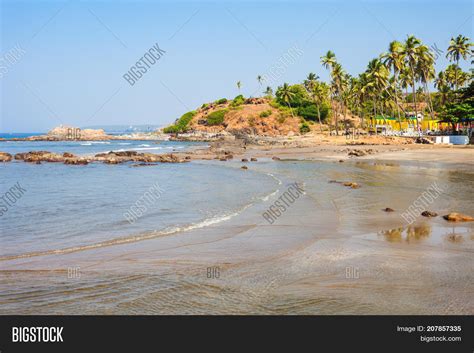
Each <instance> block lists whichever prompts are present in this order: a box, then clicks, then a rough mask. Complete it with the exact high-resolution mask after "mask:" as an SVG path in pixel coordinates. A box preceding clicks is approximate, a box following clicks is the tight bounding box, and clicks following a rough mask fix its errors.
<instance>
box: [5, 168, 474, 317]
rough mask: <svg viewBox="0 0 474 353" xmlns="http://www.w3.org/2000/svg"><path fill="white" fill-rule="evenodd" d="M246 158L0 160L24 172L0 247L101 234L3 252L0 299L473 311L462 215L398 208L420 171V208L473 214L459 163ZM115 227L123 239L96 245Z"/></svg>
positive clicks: (163, 310) (76, 310)
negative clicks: (423, 202)
mask: <svg viewBox="0 0 474 353" xmlns="http://www.w3.org/2000/svg"><path fill="white" fill-rule="evenodd" d="M247 165H248V166H249V170H246V171H243V170H241V169H240V166H241V163H240V162H237V161H232V162H225V163H222V162H214V161H210V162H192V163H187V164H179V165H161V166H154V167H144V168H131V167H130V166H128V165H121V166H105V165H89V166H86V167H78V168H74V167H72V166H63V165H56V164H50V165H49V164H43V165H40V166H36V165H27V164H19V163H18V164H16V165H15V164H10V165H5V166H1V167H0V173H3V174H2V183H4V178H3V176H8V177H7V179H8V181H9V183H12V182H14V181H15V180H16V179H18V176H22V177H23V178H22V179H21V180H25V185H28V186H29V189H28V187H27V189H28V193H27V194H25V196H24V198H22V199H21V200H19V202H18V205H15V212H17V213H16V216H13V215H14V212H11V213H10V214H9V215H8V217H9V218H4V219H0V222H4V223H3V224H2V234H1V241H2V245H4V247H3V246H2V255H3V256H10V255H18V254H22V253H28V252H32V251H33V252H34V251H47V250H48V249H67V248H68V247H71V246H77V245H80V246H82V247H85V248H86V249H88V248H87V245H88V244H97V243H99V244H101V242H102V244H101V245H100V246H98V247H94V248H90V249H89V250H82V251H75V252H71V253H69V252H67V251H66V252H60V253H57V254H54V255H47V256H33V257H27V258H18V259H15V260H3V261H0V268H2V271H1V274H0V283H1V286H0V288H2V289H0V310H2V311H3V312H5V313H42V314H48V313H53V314H60V313H72V314H94V313H97V314H191V313H192V314H205V313H214V314H224V313H227V314H252V313H253V314H357V313H358V314H473V313H474V303H473V299H472V298H473V297H474V295H473V293H474V287H473V284H472V283H474V280H473V279H474V278H473V271H472V269H473V264H474V263H473V257H472V255H473V251H474V247H473V240H474V237H473V225H472V223H463V224H456V225H453V224H451V223H448V222H446V221H444V220H443V219H442V218H441V217H437V218H434V219H426V218H424V217H418V218H417V219H416V221H415V222H414V223H413V224H407V222H406V221H405V220H404V219H403V218H402V217H401V214H402V213H403V212H404V211H405V210H406V209H407V208H408V207H409V206H410V205H411V204H412V203H413V201H414V200H415V199H416V198H417V197H418V196H419V195H420V194H421V193H422V192H423V191H424V190H426V189H427V188H429V187H430V185H432V183H433V182H437V183H438V185H439V186H440V187H441V188H443V190H445V191H444V192H443V193H442V194H440V195H439V196H438V197H437V198H436V199H435V200H434V202H433V203H432V204H431V205H430V206H429V207H430V210H432V211H436V212H438V213H439V214H445V213H444V212H448V211H459V212H463V213H467V214H473V213H474V205H473V204H472V201H471V198H470V193H471V191H472V189H473V186H474V175H473V174H472V171H469V170H457V171H454V170H448V169H446V168H444V167H440V168H433V167H432V166H430V167H427V166H424V165H422V164H418V163H416V164H414V163H404V164H396V163H393V162H391V163H382V162H377V163H374V162H359V163H357V162H350V163H349V162H348V163H343V164H342V163H331V162H296V161H289V162H275V161H271V160H259V162H257V163H247ZM8 168H13V169H8ZM22 168H25V169H22ZM28 168H29V169H28ZM32 176H34V178H33V177H32ZM59 180H61V181H60V182H58V181H59ZM156 180H158V182H159V184H160V185H163V189H164V190H165V191H164V192H163V194H162V198H160V200H158V201H159V202H158V203H157V205H156V208H153V209H151V210H150V211H149V213H147V214H146V215H145V216H143V217H142V218H140V219H139V220H138V221H137V222H136V223H135V224H134V225H129V224H127V223H126V222H124V220H123V217H122V214H123V210H124V209H126V207H128V205H130V203H131V202H133V200H135V199H136V197H138V196H139V195H140V194H141V193H143V192H144V190H146V189H147V188H148V187H149V186H150V185H151V184H153V183H154V182H155V181H156ZM331 180H336V181H352V182H357V183H358V184H360V186H361V187H360V188H359V189H351V188H348V187H345V186H343V185H342V184H340V183H330V182H329V181H331ZM294 182H297V183H298V184H299V185H302V188H303V189H304V195H303V196H301V197H300V198H298V199H297V200H295V201H294V203H292V204H291V205H290V206H289V207H288V208H287V210H286V211H285V212H284V213H283V214H282V215H281V216H280V217H278V218H277V219H276V220H275V221H274V222H273V223H272V224H269V223H268V222H267V221H266V220H265V219H264V218H263V216H262V214H263V212H265V211H268V208H269V207H270V206H271V205H272V204H273V203H274V202H275V201H276V200H277V199H278V198H279V197H280V196H281V195H282V194H283V193H284V192H285V191H286V190H287V189H288V187H289V185H291V184H292V183H294ZM9 183H6V184H7V185H9ZM27 183H31V184H27ZM3 185H5V183H4V184H3ZM97 195H100V197H98V196H97ZM385 207H391V208H393V209H394V210H395V212H390V213H387V212H384V211H382V209H384V208H385ZM9 212H10V211H9ZM42 212H46V213H42ZM21 214H24V215H25V216H24V217H22V216H20V215H21ZM121 217H122V218H121ZM32 219H34V220H35V221H34V222H32V221H31V220H32ZM7 220H8V221H7ZM190 225H191V226H190ZM193 225H196V226H194V227H193ZM176 226H178V227H179V228H180V229H177V231H176V232H168V233H166V234H163V233H157V232H155V231H156V230H160V229H161V230H163V229H169V228H170V227H171V228H174V227H176ZM3 229H6V230H7V231H4V230H3ZM137 236H138V238H137ZM117 239H119V240H120V239H129V240H131V242H128V243H126V244H122V245H114V246H111V245H110V243H107V241H109V240H117ZM139 239H142V240H141V241H135V240H139ZM143 239H145V240H143ZM104 241H105V244H104V243H103V242H104ZM119 242H120V241H119ZM71 268H72V269H78V273H79V275H75V274H74V273H72V274H71Z"/></svg>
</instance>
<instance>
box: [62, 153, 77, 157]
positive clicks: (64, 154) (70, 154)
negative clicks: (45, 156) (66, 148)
mask: <svg viewBox="0 0 474 353" xmlns="http://www.w3.org/2000/svg"><path fill="white" fill-rule="evenodd" d="M63 157H64V158H73V157H75V156H74V155H73V154H72V153H69V152H64V153H63Z"/></svg>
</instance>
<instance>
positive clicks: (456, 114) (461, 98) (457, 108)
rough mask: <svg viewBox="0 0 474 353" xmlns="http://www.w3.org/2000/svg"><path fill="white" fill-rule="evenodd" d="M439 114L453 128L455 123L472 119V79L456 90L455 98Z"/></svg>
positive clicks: (473, 90)
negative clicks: (468, 83) (466, 84)
mask: <svg viewBox="0 0 474 353" xmlns="http://www.w3.org/2000/svg"><path fill="white" fill-rule="evenodd" d="M440 116H441V117H442V119H443V121H445V122H449V123H451V124H452V126H453V129H455V125H456V124H457V123H460V122H472V121H474V81H472V82H471V83H470V85H469V86H468V87H466V88H463V89H460V90H458V91H457V92H456V98H455V100H454V101H453V102H452V103H448V104H446V105H445V106H444V107H443V109H442V111H441V113H440Z"/></svg>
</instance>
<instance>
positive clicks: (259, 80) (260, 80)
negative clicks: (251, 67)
mask: <svg viewBox="0 0 474 353" xmlns="http://www.w3.org/2000/svg"><path fill="white" fill-rule="evenodd" d="M257 81H258V83H259V84H260V86H261V85H262V81H263V77H262V75H258V76H257Z"/></svg>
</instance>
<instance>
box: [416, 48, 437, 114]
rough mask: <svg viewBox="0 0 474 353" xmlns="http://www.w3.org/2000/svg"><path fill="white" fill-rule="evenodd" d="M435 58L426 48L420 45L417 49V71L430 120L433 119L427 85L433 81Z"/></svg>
mask: <svg viewBox="0 0 474 353" xmlns="http://www.w3.org/2000/svg"><path fill="white" fill-rule="evenodd" d="M434 65H435V57H434V54H433V52H432V51H431V50H430V49H429V48H428V47H427V46H426V45H420V46H419V47H418V65H417V71H418V73H419V74H420V81H421V83H422V84H423V87H424V90H425V92H426V95H427V96H428V99H427V103H428V107H429V109H430V113H431V118H432V119H434V111H433V103H432V101H431V94H430V90H429V87H428V84H429V83H430V82H431V81H432V80H434V78H435V75H436V72H435V67H434Z"/></svg>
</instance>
